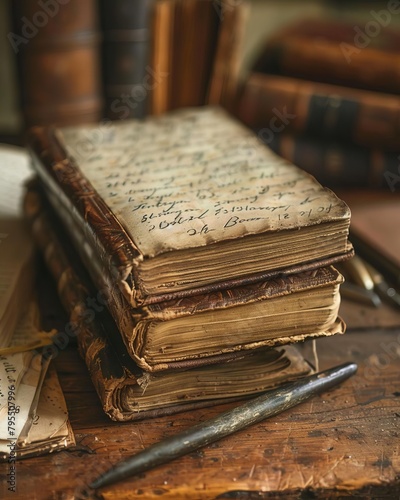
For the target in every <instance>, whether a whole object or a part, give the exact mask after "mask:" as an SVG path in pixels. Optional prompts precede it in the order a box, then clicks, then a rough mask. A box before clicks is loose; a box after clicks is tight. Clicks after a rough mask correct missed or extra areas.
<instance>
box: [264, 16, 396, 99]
mask: <svg viewBox="0 0 400 500" xmlns="http://www.w3.org/2000/svg"><path fill="white" fill-rule="evenodd" d="M371 21H374V19H371ZM374 22H375V25H376V26H377V27H378V29H379V33H378V32H377V31H375V33H376V34H375V35H371V30H370V29H369V28H367V27H366V26H367V22H365V23H359V25H357V26H355V25H352V24H346V23H342V22H338V21H330V20H327V21H321V20H313V19H310V20H302V21H300V22H298V23H296V24H295V25H292V26H289V27H287V28H284V29H283V30H281V31H280V32H279V33H277V34H276V35H275V36H274V37H272V38H270V39H269V40H268V41H267V43H266V45H265V47H264V50H263V52H262V54H261V56H260V57H259V59H258V61H257V62H256V64H255V67H254V70H255V71H258V72H262V73H277V74H281V75H287V76H295V77H298V78H305V79H309V80H315V81H320V82H327V83H334V84H339V85H347V86H350V87H357V88H365V89H370V90H376V91H382V92H392V93H394V94H399V93H400V72H399V70H398V68H399V65H400V54H399V51H398V48H399V45H400V35H399V32H398V30H397V31H396V30H394V29H392V28H390V26H387V27H384V26H383V25H382V24H378V21H376V20H375V21H374ZM368 33H370V34H368Z"/></svg>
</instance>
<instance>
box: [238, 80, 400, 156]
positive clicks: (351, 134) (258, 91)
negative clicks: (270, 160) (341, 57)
mask: <svg viewBox="0 0 400 500" xmlns="http://www.w3.org/2000/svg"><path fill="white" fill-rule="evenodd" d="M237 114H238V116H239V118H240V119H241V120H242V121H243V122H244V123H245V124H246V125H248V126H249V127H251V128H253V129H255V130H261V129H263V128H270V127H271V124H272V125H275V126H276V125H277V126H278V127H280V128H281V129H284V130H285V131H288V132H289V131H290V132H291V133H295V134H305V135H307V136H309V137H314V138H318V139H323V140H328V139H329V140H333V141H335V140H336V141H341V142H343V143H353V144H359V145H362V146H367V147H371V146H377V147H380V148H385V149H390V150H393V151H396V150H397V151H399V150H400V97H399V96H396V95H394V94H385V93H381V92H372V91H368V90H361V89H354V88H350V87H342V86H339V85H329V84H324V83H319V82H313V81H309V80H302V79H298V78H291V77H287V76H280V75H266V74H262V73H251V74H250V76H249V78H248V80H247V82H246V83H245V85H244V87H243V90H242V93H241V96H240V99H239V104H238V109H237ZM282 116H283V119H282ZM280 117H281V118H280ZM271 133H272V132H271Z"/></svg>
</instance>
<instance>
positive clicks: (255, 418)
mask: <svg viewBox="0 0 400 500" xmlns="http://www.w3.org/2000/svg"><path fill="white" fill-rule="evenodd" d="M356 371H357V365H356V364H355V363H345V364H343V365H340V366H337V367H335V368H331V369H329V370H325V371H322V372H320V373H316V374H314V375H311V376H308V377H305V378H303V379H300V380H298V381H295V382H289V383H286V384H284V385H282V386H280V387H278V388H276V389H274V390H271V391H268V392H267V393H265V394H263V395H261V396H258V397H257V398H255V399H252V400H251V401H249V402H247V403H244V404H242V405H240V406H237V407H236V408H234V409H232V410H228V411H226V412H224V413H222V414H220V415H218V416H217V417H214V418H212V419H210V420H207V421H206V422H202V423H199V424H197V425H195V426H194V427H191V428H189V429H187V430H186V431H183V432H181V433H179V434H177V435H175V436H172V437H169V438H167V439H164V440H163V441H160V442H159V443H156V444H154V445H152V446H150V447H149V448H147V449H145V450H143V451H141V452H139V453H138V454H136V455H134V456H133V457H131V458H128V459H127V460H124V461H122V462H120V463H119V464H117V465H116V466H114V467H113V468H112V469H110V470H109V471H107V472H106V473H105V474H103V475H101V476H100V477H98V478H97V479H95V480H94V481H93V482H92V483H91V484H90V485H89V486H90V488H93V489H97V488H101V487H103V486H106V485H109V484H111V483H114V482H116V481H120V480H122V479H126V478H127V477H129V476H132V475H134V474H139V473H142V472H145V471H147V470H149V469H152V468H154V467H156V466H158V465H162V464H164V463H168V462H170V461H171V460H174V459H176V458H179V457H181V456H183V455H186V454H187V453H190V452H192V451H195V450H197V449H198V448H200V447H202V446H205V445H208V444H210V443H213V442H215V441H217V440H219V439H222V438H223V437H225V436H228V435H229V434H232V433H234V432H236V431H239V430H241V429H244V428H245V427H248V426H249V425H252V424H255V423H257V422H261V421H262V420H264V419H265V418H267V417H271V416H273V415H277V414H278V413H280V412H282V411H285V410H287V409H289V408H292V407H293V406H295V405H297V404H299V403H302V402H303V401H305V400H306V399H308V398H310V397H311V396H314V395H316V394H318V393H320V392H322V391H324V390H327V389H330V388H331V387H334V386H335V385H336V384H339V383H340V382H343V381H344V380H346V379H347V378H349V377H350V376H351V375H353V374H354V373H355V372H356Z"/></svg>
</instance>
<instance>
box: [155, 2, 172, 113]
mask: <svg viewBox="0 0 400 500" xmlns="http://www.w3.org/2000/svg"><path fill="white" fill-rule="evenodd" d="M174 10H175V1H173V0H158V1H156V2H155V4H154V11H153V19H152V48H151V64H150V65H151V68H152V70H153V71H154V74H155V78H154V81H153V83H152V88H151V92H150V110H149V112H150V114H152V115H160V114H162V113H165V112H166V111H168V109H169V107H170V95H171V84H172V81H171V80H172V74H171V71H172V40H173V27H174V22H173V21H174Z"/></svg>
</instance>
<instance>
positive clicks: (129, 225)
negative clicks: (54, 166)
mask: <svg viewBox="0 0 400 500" xmlns="http://www.w3.org/2000/svg"><path fill="white" fill-rule="evenodd" d="M59 136H60V138H61V140H63V141H64V142H65V144H66V146H67V149H68V152H69V154H70V155H71V156H72V157H73V158H74V159H75V160H76V161H77V163H78V165H79V166H80V168H81V170H82V171H83V173H84V175H85V176H86V177H87V178H88V180H89V181H90V182H91V184H92V185H93V186H94V188H95V189H96V190H97V191H98V193H99V194H100V195H101V196H102V197H103V198H104V200H105V201H106V203H107V204H108V206H109V207H111V209H112V211H113V212H114V213H115V215H116V216H117V218H118V219H119V220H120V221H121V222H122V224H123V225H124V226H125V228H126V229H127V231H128V233H129V234H130V235H131V237H132V239H133V241H134V243H135V244H136V246H137V247H138V248H139V250H140V251H141V252H142V253H143V255H145V256H148V257H152V256H154V255H157V254H160V253H163V252H167V251H169V250H174V249H183V248H192V247H197V246H203V245H206V244H209V243H212V242H218V241H223V240H229V239H233V238H237V237H240V236H244V235H247V234H257V233H262V232H265V231H276V230H280V229H291V228H298V227H301V226H307V225H312V224H319V223H321V222H325V221H330V220H339V219H346V218H348V217H349V211H348V208H347V206H346V205H345V204H344V203H343V202H342V201H340V200H338V198H337V197H336V196H335V195H334V194H333V193H331V192H330V191H328V190H325V189H323V188H322V187H321V186H320V185H319V184H318V183H317V182H316V181H315V180H314V179H313V178H311V177H310V176H309V175H307V174H305V173H304V172H303V171H301V170H299V169H298V168H296V167H294V166H293V165H291V164H289V163H288V162H286V161H284V160H283V159H281V158H279V157H277V156H276V155H275V154H274V153H272V151H270V150H269V149H268V148H266V147H265V146H264V145H263V144H262V143H261V142H260V141H259V139H258V138H257V137H256V136H255V135H254V134H253V133H252V132H250V131H249V130H247V129H246V128H245V127H243V126H242V125H240V124H239V123H238V122H236V121H234V120H233V119H231V118H230V117H229V116H228V115H227V114H226V113H225V112H224V111H222V110H219V109H218V108H207V107H205V108H198V109H188V110H183V111H179V112H176V113H174V114H170V115H167V116H161V117H157V118H154V117H153V118H149V119H147V120H146V121H145V122H139V121H130V122H129V121H127V122H113V123H112V124H110V125H108V126H105V125H103V126H97V127H96V126H93V127H91V128H90V127H88V128H80V127H74V128H69V129H62V131H61V132H60V134H59Z"/></svg>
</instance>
